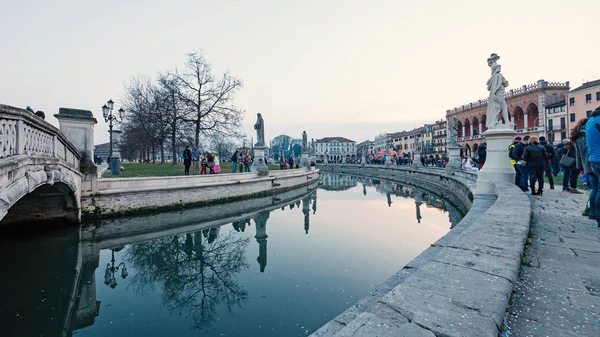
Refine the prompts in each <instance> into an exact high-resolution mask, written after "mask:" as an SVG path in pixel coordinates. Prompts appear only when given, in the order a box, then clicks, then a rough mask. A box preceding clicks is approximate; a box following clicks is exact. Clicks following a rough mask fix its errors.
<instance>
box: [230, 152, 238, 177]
mask: <svg viewBox="0 0 600 337" xmlns="http://www.w3.org/2000/svg"><path fill="white" fill-rule="evenodd" d="M237 165H238V152H237V151H235V152H234V153H233V156H231V173H235V172H236V171H237Z"/></svg>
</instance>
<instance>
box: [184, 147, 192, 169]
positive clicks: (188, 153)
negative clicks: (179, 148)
mask: <svg viewBox="0 0 600 337" xmlns="http://www.w3.org/2000/svg"><path fill="white" fill-rule="evenodd" d="M190 165H192V150H190V147H189V146H186V147H185V150H183V166H184V171H183V174H185V175H186V176H189V175H190Z"/></svg>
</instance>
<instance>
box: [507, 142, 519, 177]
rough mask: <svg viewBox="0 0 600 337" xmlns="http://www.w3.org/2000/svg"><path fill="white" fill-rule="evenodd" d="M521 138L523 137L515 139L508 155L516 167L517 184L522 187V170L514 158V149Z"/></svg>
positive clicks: (509, 147)
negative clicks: (518, 167) (520, 170)
mask: <svg viewBox="0 0 600 337" xmlns="http://www.w3.org/2000/svg"><path fill="white" fill-rule="evenodd" d="M521 139H522V138H521V137H515V140H513V142H512V144H510V145H509V146H508V157H509V158H510V163H511V165H512V166H513V168H514V169H515V185H517V186H519V187H521V172H519V170H518V169H517V159H515V158H514V155H513V152H514V151H513V150H514V149H515V146H516V145H517V144H519V142H520V141H521Z"/></svg>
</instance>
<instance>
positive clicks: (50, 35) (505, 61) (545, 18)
mask: <svg viewBox="0 0 600 337" xmlns="http://www.w3.org/2000/svg"><path fill="white" fill-rule="evenodd" d="M0 3H1V4H0V9H1V10H2V20H0V43H1V44H0V69H1V71H0V103H3V104H8V105H13V106H17V107H22V108H24V107H25V106H27V105H30V106H31V107H33V109H35V110H43V111H45V112H46V116H48V115H53V114H55V113H57V112H58V109H59V108H60V107H72V108H81V109H88V110H91V111H92V112H93V113H94V115H95V116H96V118H97V119H98V124H97V125H96V128H95V132H96V136H95V141H96V143H102V142H105V141H107V140H108V133H107V132H106V130H107V126H106V123H104V120H103V119H102V111H101V109H100V107H101V106H102V105H103V104H104V103H105V102H106V101H107V100H108V99H109V98H112V99H113V100H114V101H115V102H116V107H119V103H120V98H121V97H123V84H124V83H125V82H126V81H128V80H129V79H131V78H132V76H134V75H136V74H145V75H148V76H154V75H155V74H156V73H157V72H158V71H161V70H164V69H173V68H175V67H182V66H183V64H184V61H185V55H186V54H187V53H188V52H191V51H196V50H202V51H203V52H204V54H205V56H206V58H207V59H208V61H209V62H211V63H212V65H213V70H214V71H215V72H217V73H219V72H223V71H230V72H231V74H233V75H235V76H237V77H239V78H241V79H242V80H243V81H244V88H243V89H242V90H241V91H240V92H239V94H238V96H237V99H236V105H237V106H238V107H240V108H242V109H243V110H245V111H246V118H245V121H244V125H243V126H244V130H246V132H247V133H248V137H250V136H253V135H254V131H253V130H252V125H253V124H254V122H255V118H256V113H257V112H261V113H262V115H263V117H264V120H265V134H266V138H268V139H271V138H272V137H274V136H276V135H279V134H282V133H285V134H289V135H290V136H293V137H297V138H300V136H301V133H302V130H304V129H306V131H307V133H308V135H309V138H321V137H325V136H344V137H347V138H350V139H353V140H356V141H357V142H360V141H363V140H365V139H368V138H370V139H373V137H374V136H375V135H376V134H378V133H381V132H385V131H390V132H391V131H401V130H403V129H408V128H412V127H414V126H418V125H422V124H423V123H425V122H433V121H435V120H438V119H441V118H444V114H445V111H446V110H447V109H451V108H453V107H455V106H459V105H461V104H464V103H468V102H471V101H475V100H477V99H480V98H484V97H487V91H486V85H485V83H486V81H487V79H488V76H489V68H488V67H487V64H486V59H487V58H488V56H489V55H490V53H492V52H495V53H498V54H499V55H500V57H501V59H500V61H499V62H498V63H499V64H501V65H502V71H503V73H504V76H505V77H506V78H507V79H508V81H509V82H510V88H517V87H520V86H522V85H523V84H528V83H533V82H536V81H537V80H538V79H545V80H548V81H561V82H564V81H571V86H572V87H573V86H577V85H580V84H581V83H582V81H584V80H586V81H591V80H595V79H598V78H600V40H599V35H598V34H599V32H600V28H599V27H600V26H599V25H598V13H599V12H600V1H598V0H572V1H568V2H565V1H561V0H526V1H523V0H520V1H515V0H505V1H496V2H491V1H481V0H472V1H471V0H464V1H462V0H456V1H446V0H437V1H434V0H430V1H428V0H421V1H401V0H390V1H386V0H377V1H367V0H362V1H358V0H304V1H282V0H252V1H250V0H248V1H232V0H228V1H223V0H220V1H206V0H190V1H178V0H171V1H157V0H145V1H133V0H128V1H113V0H105V1H85V0H73V1H61V0H53V1H49V0H48V1H42V0H20V1H11V0H0ZM47 120H48V121H49V122H50V123H53V124H55V125H58V122H57V121H56V119H55V118H54V117H50V118H47Z"/></svg>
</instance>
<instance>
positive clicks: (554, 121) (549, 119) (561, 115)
mask: <svg viewBox="0 0 600 337" xmlns="http://www.w3.org/2000/svg"><path fill="white" fill-rule="evenodd" d="M567 125H568V124H567V102H566V101H565V100H563V101H560V102H556V103H553V104H549V105H546V138H547V139H546V140H547V141H548V143H550V144H554V145H556V144H558V143H560V142H561V141H562V140H563V139H567V136H568V128H567Z"/></svg>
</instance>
